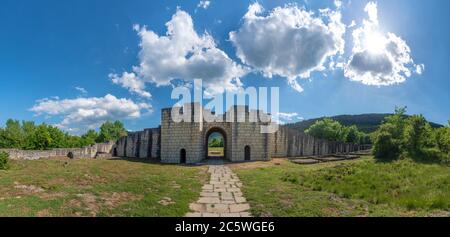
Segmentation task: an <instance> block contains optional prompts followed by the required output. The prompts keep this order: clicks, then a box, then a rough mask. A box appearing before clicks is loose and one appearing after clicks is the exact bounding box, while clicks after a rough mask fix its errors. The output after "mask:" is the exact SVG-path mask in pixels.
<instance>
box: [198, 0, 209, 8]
mask: <svg viewBox="0 0 450 237" xmlns="http://www.w3.org/2000/svg"><path fill="white" fill-rule="evenodd" d="M209 5H211V1H204V0H201V1H200V2H199V3H198V5H197V7H200V8H203V9H208V7H209Z"/></svg>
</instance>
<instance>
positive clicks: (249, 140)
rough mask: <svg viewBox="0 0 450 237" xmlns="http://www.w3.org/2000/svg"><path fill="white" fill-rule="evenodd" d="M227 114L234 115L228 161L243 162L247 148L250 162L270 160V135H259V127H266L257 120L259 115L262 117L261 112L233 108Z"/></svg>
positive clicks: (244, 108) (240, 107)
mask: <svg viewBox="0 0 450 237" xmlns="http://www.w3.org/2000/svg"><path fill="white" fill-rule="evenodd" d="M239 109H241V110H244V111H245V113H237V112H238V110H239ZM227 113H234V121H235V122H233V123H231V137H232V150H231V152H232V156H231V159H230V160H231V161H244V160H245V147H247V146H248V147H249V148H250V160H252V161H255V160H270V158H271V146H270V144H271V143H272V142H271V136H270V134H267V133H261V126H262V125H266V124H265V123H263V122H261V120H260V119H259V115H261V116H263V114H262V112H261V111H257V110H249V109H248V107H246V106H235V107H234V109H232V110H229V111H228V112H227ZM239 116H242V117H239ZM244 116H245V117H244ZM251 117H253V119H251ZM255 118H256V119H255ZM242 121H245V122H242ZM254 121H257V122H254Z"/></svg>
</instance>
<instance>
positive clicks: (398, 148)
mask: <svg viewBox="0 0 450 237" xmlns="http://www.w3.org/2000/svg"><path fill="white" fill-rule="evenodd" d="M405 111H406V109H405V108H400V109H398V108H397V109H396V110H395V114H394V115H392V116H388V117H387V118H386V121H385V122H384V123H383V124H382V125H381V126H380V127H379V128H378V130H377V131H376V132H375V133H374V134H373V141H374V143H373V154H374V156H375V158H377V159H380V160H395V159H397V158H399V157H401V156H402V157H403V155H405V156H407V157H410V158H412V159H415V160H421V161H426V162H442V163H449V161H450V152H449V147H450V130H449V129H450V128H449V127H444V128H439V129H433V128H432V127H431V125H430V124H429V123H428V122H427V120H426V119H425V118H424V117H423V116H422V115H413V116H410V117H405V116H404V113H405Z"/></svg>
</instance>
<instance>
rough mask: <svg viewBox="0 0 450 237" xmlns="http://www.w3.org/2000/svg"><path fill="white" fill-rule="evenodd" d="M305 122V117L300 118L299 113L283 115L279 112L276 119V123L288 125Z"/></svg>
mask: <svg viewBox="0 0 450 237" xmlns="http://www.w3.org/2000/svg"><path fill="white" fill-rule="evenodd" d="M302 120H304V118H303V117H301V116H299V115H298V113H295V112H293V113H283V112H278V113H277V116H276V117H275V118H274V121H276V122H278V123H279V124H286V123H292V122H295V121H302Z"/></svg>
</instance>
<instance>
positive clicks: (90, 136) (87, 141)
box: [81, 129, 99, 146]
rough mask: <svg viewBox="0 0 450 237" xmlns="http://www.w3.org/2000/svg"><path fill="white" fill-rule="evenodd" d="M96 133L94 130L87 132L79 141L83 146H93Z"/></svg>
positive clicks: (96, 137) (96, 136)
mask: <svg viewBox="0 0 450 237" xmlns="http://www.w3.org/2000/svg"><path fill="white" fill-rule="evenodd" d="M98 136H99V135H98V133H97V132H96V131H95V130H92V129H91V130H88V131H87V132H86V133H85V134H84V135H82V136H81V141H82V143H83V144H84V145H85V146H88V145H94V144H95V142H96V140H97V139H98Z"/></svg>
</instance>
